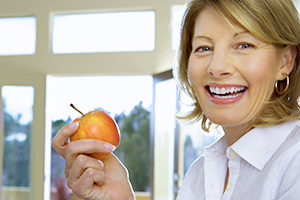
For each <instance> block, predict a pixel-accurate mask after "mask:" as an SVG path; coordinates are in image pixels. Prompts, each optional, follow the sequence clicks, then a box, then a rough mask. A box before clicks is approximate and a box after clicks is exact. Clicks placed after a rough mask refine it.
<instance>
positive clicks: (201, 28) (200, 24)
mask: <svg viewBox="0 0 300 200" xmlns="http://www.w3.org/2000/svg"><path fill="white" fill-rule="evenodd" d="M208 31H209V32H211V31H215V32H216V33H217V34H220V35H222V34H223V33H224V31H231V32H243V31H247V30H246V29H245V28H243V27H242V26H241V25H239V24H237V23H235V22H233V21H232V20H230V19H229V18H226V17H225V15H223V16H221V14H220V13H219V12H217V11H216V10H215V9H214V8H212V7H210V6H207V7H205V8H203V9H202V11H200V12H199V14H198V16H197V18H196V21H195V33H194V34H197V33H198V34H199V33H201V34H205V33H206V32H208Z"/></svg>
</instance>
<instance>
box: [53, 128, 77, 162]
mask: <svg viewBox="0 0 300 200" xmlns="http://www.w3.org/2000/svg"><path fill="white" fill-rule="evenodd" d="M78 125H79V124H78V122H73V123H72V124H69V125H66V126H64V127H62V128H61V129H60V130H59V131H58V132H57V134H56V135H55V137H54V138H53V139H52V147H53V148H54V149H55V151H56V152H57V153H59V154H60V155H61V156H62V157H63V158H65V151H66V150H65V149H66V144H67V142H68V139H69V137H70V136H71V135H73V134H74V133H75V132H76V130H77V128H78Z"/></svg>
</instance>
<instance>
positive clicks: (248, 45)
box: [237, 42, 255, 49]
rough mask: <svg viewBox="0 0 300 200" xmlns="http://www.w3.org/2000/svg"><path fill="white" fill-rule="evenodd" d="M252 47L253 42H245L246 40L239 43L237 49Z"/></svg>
mask: <svg viewBox="0 0 300 200" xmlns="http://www.w3.org/2000/svg"><path fill="white" fill-rule="evenodd" d="M253 47H255V46H254V45H253V44H250V43H246V42H243V43H239V44H238V46H237V48H238V49H249V48H253Z"/></svg>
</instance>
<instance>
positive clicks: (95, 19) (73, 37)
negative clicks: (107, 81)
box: [52, 11, 155, 54]
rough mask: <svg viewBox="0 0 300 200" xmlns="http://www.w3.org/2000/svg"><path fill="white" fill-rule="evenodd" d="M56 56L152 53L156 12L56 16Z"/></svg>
mask: <svg viewBox="0 0 300 200" xmlns="http://www.w3.org/2000/svg"><path fill="white" fill-rule="evenodd" d="M52 39H53V43H52V50H53V53H54V54H63V53H95V52H128V51H153V50H154V48H155V12H154V11H133V12H103V13H90V14H73V15H55V16H54V18H53V38H52Z"/></svg>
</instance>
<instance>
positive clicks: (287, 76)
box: [275, 72, 290, 95]
mask: <svg viewBox="0 0 300 200" xmlns="http://www.w3.org/2000/svg"><path fill="white" fill-rule="evenodd" d="M282 74H283V75H284V76H285V78H284V79H283V80H285V79H286V85H285V88H284V90H283V91H279V89H278V81H279V80H277V81H276V82H275V91H276V93H277V94H279V95H283V94H284V93H285V92H286V91H287V90H288V88H289V85H290V79H289V75H288V74H287V73H284V72H283V73H282Z"/></svg>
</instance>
